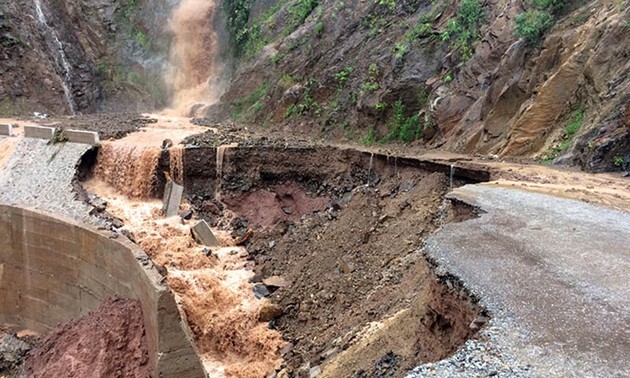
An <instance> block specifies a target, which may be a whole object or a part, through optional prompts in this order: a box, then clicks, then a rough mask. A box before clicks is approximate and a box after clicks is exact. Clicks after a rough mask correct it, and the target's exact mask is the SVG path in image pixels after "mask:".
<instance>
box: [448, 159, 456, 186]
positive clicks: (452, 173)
mask: <svg viewBox="0 0 630 378" xmlns="http://www.w3.org/2000/svg"><path fill="white" fill-rule="evenodd" d="M454 176H455V164H451V174H450V176H449V180H448V187H449V188H450V189H451V190H452V189H453V177H454Z"/></svg>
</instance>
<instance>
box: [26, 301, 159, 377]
mask: <svg viewBox="0 0 630 378" xmlns="http://www.w3.org/2000/svg"><path fill="white" fill-rule="evenodd" d="M26 371H27V375H28V376H29V377H34V378H37V377H57V378H64V377H67V378H70V377H77V378H79V377H139V378H140V377H142V378H143V377H152V376H153V372H152V369H151V366H150V364H149V351H148V348H147V341H146V335H145V330H144V321H143V318H142V308H141V307H140V303H139V302H138V301H135V300H122V299H106V300H105V301H103V302H102V303H101V305H100V306H99V308H98V309H96V310H95V311H92V312H90V313H89V314H87V315H85V316H83V317H80V318H78V319H75V320H71V321H70V322H68V323H65V324H60V325H58V326H57V327H56V328H55V329H54V330H53V331H52V332H51V333H50V334H49V335H48V336H47V337H46V338H45V339H44V340H43V341H42V342H41V344H39V346H38V347H37V348H35V349H33V350H32V351H31V352H30V353H29V356H28V358H27V360H26Z"/></svg>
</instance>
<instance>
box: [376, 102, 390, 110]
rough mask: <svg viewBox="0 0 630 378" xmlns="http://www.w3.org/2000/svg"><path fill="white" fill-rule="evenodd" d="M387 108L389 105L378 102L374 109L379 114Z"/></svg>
mask: <svg viewBox="0 0 630 378" xmlns="http://www.w3.org/2000/svg"><path fill="white" fill-rule="evenodd" d="M385 108H387V104H386V103H384V102H377V103H376V105H374V109H376V110H377V111H379V112H382V111H383V110H385Z"/></svg>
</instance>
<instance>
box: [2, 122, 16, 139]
mask: <svg viewBox="0 0 630 378" xmlns="http://www.w3.org/2000/svg"><path fill="white" fill-rule="evenodd" d="M0 135H4V136H13V125H6V124H0Z"/></svg>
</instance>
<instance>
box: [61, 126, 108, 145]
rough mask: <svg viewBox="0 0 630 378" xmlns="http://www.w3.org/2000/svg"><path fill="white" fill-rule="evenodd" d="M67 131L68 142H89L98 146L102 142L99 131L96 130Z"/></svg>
mask: <svg viewBox="0 0 630 378" xmlns="http://www.w3.org/2000/svg"><path fill="white" fill-rule="evenodd" d="M65 133H66V137H67V138H68V142H72V143H82V144H89V145H92V146H98V145H99V144H101V140H100V138H99V136H98V133H97V132H95V131H83V130H66V131H65Z"/></svg>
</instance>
